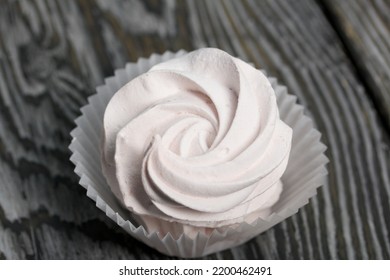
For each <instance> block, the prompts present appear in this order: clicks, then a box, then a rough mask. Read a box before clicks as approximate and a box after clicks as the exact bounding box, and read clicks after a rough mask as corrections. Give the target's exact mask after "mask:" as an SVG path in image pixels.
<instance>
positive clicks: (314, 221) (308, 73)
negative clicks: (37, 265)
mask: <svg viewBox="0 0 390 280" xmlns="http://www.w3.org/2000/svg"><path fill="white" fill-rule="evenodd" d="M321 7H322V6H319V5H318V4H317V2H314V1H309V0H298V1H286V0H277V1H271V0H269V1H255V0H245V1H233V0H224V1H204V0H200V1H192V0H187V1H174V0H167V1H139V0H132V1H104V0H101V1H92V0H86V1H82V0H80V1H76V0H74V1H59V0H56V1H44V0H34V1H1V2H0V258H5V259H26V258H27V259H118V258H119V259H139V258H142V259H164V258H167V257H166V256H164V255H161V254H159V253H158V252H156V251H154V250H153V249H150V248H148V247H147V246H145V245H143V244H142V243H140V242H138V241H136V240H134V239H133V238H132V237H130V236H129V235H127V234H126V233H125V232H123V231H121V230H120V229H119V228H118V227H117V226H116V225H115V224H113V223H112V222H111V221H110V220H109V219H108V218H107V217H106V216H105V215H104V213H102V212H101V211H100V210H99V209H97V208H96V207H95V205H94V204H93V202H92V201H91V200H90V199H88V198H87V197H86V196H85V191H84V189H83V188H82V187H80V186H79V185H78V183H77V182H78V178H77V176H76V175H75V174H74V173H73V168H74V166H73V165H72V164H71V163H70V161H69V156H70V152H69V150H68V148H67V147H68V145H69V142H70V136H69V132H70V131H71V129H72V128H73V127H74V124H73V119H74V118H75V117H77V116H78V114H79V108H80V106H82V105H84V104H86V102H87V97H88V96H90V95H91V94H93V93H94V91H95V87H96V86H98V85H100V84H102V83H103V81H104V77H107V76H110V75H112V74H113V71H114V69H116V68H120V67H123V66H124V65H125V63H126V62H127V61H135V60H136V59H137V58H138V57H142V56H149V55H150V54H151V53H153V52H156V53H162V52H164V51H165V50H172V51H176V50H179V49H186V50H192V49H196V48H199V47H205V46H210V47H218V48H221V49H224V50H226V51H228V52H229V53H231V54H232V55H236V56H239V57H241V58H243V59H244V60H247V61H251V62H253V63H254V64H255V65H256V66H257V67H261V68H264V69H266V70H267V71H268V73H270V74H271V75H273V76H276V77H278V78H279V80H280V81H281V82H282V83H284V84H286V85H287V86H288V88H289V90H290V92H291V93H293V94H295V95H297V96H298V98H299V102H300V103H301V104H303V105H304V106H305V107H306V109H307V111H306V112H307V114H309V115H310V116H311V117H312V118H313V119H314V121H315V123H316V126H317V128H318V129H319V130H320V131H321V132H322V133H323V138H322V139H323V142H324V143H325V144H326V145H327V146H328V151H327V156H328V157H329V159H330V163H329V165H328V168H329V179H328V182H327V184H326V186H325V187H324V188H322V189H321V190H320V191H319V193H318V195H317V196H316V197H315V198H314V199H313V200H311V202H310V204H308V205H307V206H306V207H304V208H303V209H301V211H300V212H299V213H298V214H296V215H294V216H293V217H291V218H289V219H287V220H286V221H284V222H283V223H281V224H279V225H277V226H275V227H274V228H272V229H270V230H268V231H267V232H265V233H263V234H261V235H259V236H258V237H257V238H255V239H253V240H251V241H250V242H248V243H246V244H244V245H242V246H239V247H237V248H234V249H231V250H226V251H224V252H221V253H217V254H214V255H211V256H208V257H207V258H213V259H215V258H217V259H389V258H390V236H389V231H390V215H389V213H390V203H389V201H390V181H389V177H390V174H389V173H390V171H389V170H390V169H389V164H390V152H389V135H388V134H387V133H386V131H385V130H384V129H383V125H382V122H381V121H379V117H378V116H379V115H378V112H377V111H376V110H375V107H374V106H373V104H372V102H371V99H370V98H369V97H368V94H367V89H366V88H365V87H364V85H366V84H367V83H366V82H365V81H362V80H360V79H361V76H358V75H357V74H356V73H357V72H356V69H355V68H354V66H353V65H355V63H354V61H351V60H350V57H351V56H350V55H348V54H347V53H346V50H345V49H344V48H343V44H342V43H341V41H340V38H339V37H338V35H337V33H336V31H335V30H334V29H333V27H332V25H331V24H330V22H329V21H328V18H327V17H326V16H325V14H324V11H323V10H322V8H321ZM361 16H364V15H361ZM382 39H383V38H382ZM386 59H387V61H388V60H389V57H388V56H387V57H386ZM387 66H389V64H387ZM369 90H370V93H371V92H372V89H371V88H370V89H369ZM386 106H387V105H386ZM386 106H385V107H386ZM387 109H388V107H387Z"/></svg>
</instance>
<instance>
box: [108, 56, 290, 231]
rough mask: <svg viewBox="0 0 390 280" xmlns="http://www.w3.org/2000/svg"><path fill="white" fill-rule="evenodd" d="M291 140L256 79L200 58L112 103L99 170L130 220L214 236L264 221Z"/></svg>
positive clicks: (242, 68) (242, 67)
mask: <svg viewBox="0 0 390 280" xmlns="http://www.w3.org/2000/svg"><path fill="white" fill-rule="evenodd" d="M291 136H292V131H291V129H290V128H289V127H288V126H287V125H286V124H284V123H283V122H282V121H281V120H280V119H279V113H278V108H277V104H276V97H275V94H274V91H273V89H272V87H271V85H270V83H269V82H268V80H267V78H266V77H265V76H264V75H263V74H262V73H261V72H260V71H258V70H256V69H255V68H253V67H252V66H250V65H249V64H246V63H245V62H243V61H241V60H239V59H237V58H234V57H232V56H230V55H229V54H227V53H225V52H223V51H221V50H218V49H200V50H197V51H194V52H191V53H189V54H187V55H184V56H182V57H179V58H176V59H173V60H170V61H167V62H164V63H161V64H158V65H155V66H154V67H153V68H152V69H151V70H149V71H148V72H147V73H145V74H142V75H141V76H139V77H137V78H135V79H133V80H132V81H130V82H129V83H128V84H126V85H125V86H124V87H122V88H121V89H120V90H119V91H118V92H117V93H116V94H115V95H114V96H113V98H112V99H111V100H110V102H109V104H108V106H107V108H106V111H105V115H104V131H103V141H102V168H103V173H104V175H105V177H106V179H107V181H108V183H109V185H110V188H111V189H112V191H113V192H114V194H115V195H116V196H117V198H118V199H119V200H120V201H121V202H122V203H123V204H124V205H125V206H126V207H127V208H128V209H130V210H131V211H132V212H134V213H136V214H137V215H146V216H151V217H155V218H158V219H162V220H165V221H170V222H179V223H182V224H188V225H192V226H197V227H222V226H226V225H231V224H234V223H239V222H242V221H245V220H246V219H247V217H253V215H254V214H255V215H256V216H260V217H263V216H266V215H269V208H270V207H271V206H272V205H273V204H274V203H275V202H276V201H277V200H278V198H279V195H280V193H281V191H282V184H281V181H280V178H281V176H282V174H283V172H284V170H285V169H286V165H287V162H288V157H289V152H290V148H291Z"/></svg>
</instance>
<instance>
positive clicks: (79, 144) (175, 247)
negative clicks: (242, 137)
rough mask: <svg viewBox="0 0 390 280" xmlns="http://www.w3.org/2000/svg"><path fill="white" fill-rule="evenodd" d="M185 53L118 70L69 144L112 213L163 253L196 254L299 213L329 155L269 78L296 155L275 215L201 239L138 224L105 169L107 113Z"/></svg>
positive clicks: (90, 190)
mask: <svg viewBox="0 0 390 280" xmlns="http://www.w3.org/2000/svg"><path fill="white" fill-rule="evenodd" d="M185 53H186V52H185V51H179V52H177V53H171V52H166V53H164V54H163V55H156V54H153V55H152V56H151V57H150V58H148V59H145V58H141V59H139V60H138V61H137V63H128V64H127V65H126V67H125V68H124V69H120V70H117V71H115V76H114V77H110V78H108V79H106V80H105V84H104V85H103V86H100V87H98V88H97V94H95V95H93V96H91V97H90V98H89V99H88V101H89V104H88V105H86V106H84V107H83V108H81V112H82V115H81V116H80V117H79V118H77V119H76V121H75V122H76V124H77V127H76V128H75V129H74V130H73V131H72V132H71V136H72V137H73V139H72V142H71V144H70V146H69V148H70V150H71V151H72V156H71V158H70V160H71V161H72V162H73V163H74V164H75V166H76V168H75V172H76V173H77V174H78V175H79V176H80V185H81V186H83V187H84V188H85V189H86V190H87V196H88V197H90V198H91V199H93V200H94V201H95V202H96V206H97V207H98V208H99V209H101V210H102V211H104V212H105V213H106V215H107V216H108V217H110V218H111V219H112V220H113V221H114V222H116V223H117V224H118V225H119V226H120V227H122V228H123V229H124V230H125V231H127V232H128V233H129V234H130V235H132V236H133V237H135V238H137V239H138V240H141V241H142V242H144V243H145V244H147V245H149V246H150V247H153V248H155V249H156V250H158V251H160V252H161V253H164V254H167V255H171V256H179V257H184V258H193V257H201V256H205V255H208V254H211V253H214V252H217V251H220V250H224V249H227V248H231V247H234V246H237V245H240V244H242V243H244V242H246V241H247V240H249V239H250V238H252V237H254V236H256V235H258V234H260V233H261V232H264V231H265V230H267V229H269V228H270V227H272V226H274V225H275V224H277V223H279V222H281V221H282V220H284V219H286V218H288V217H290V216H291V215H293V214H294V213H296V212H297V211H298V209H299V208H301V207H302V206H304V205H305V204H307V203H308V201H309V199H310V198H311V197H313V196H314V195H315V194H316V189H317V188H318V187H319V186H322V185H323V184H324V182H325V179H326V174H327V170H326V167H325V165H326V163H327V162H328V159H327V157H326V156H325V155H324V151H325V150H326V146H325V145H323V144H322V143H321V142H320V137H321V134H320V133H319V132H318V131H317V130H316V129H315V128H314V126H313V122H312V121H311V119H309V118H308V117H307V116H305V115H304V114H303V107H302V106H301V105H298V104H297V103H296V101H297V98H296V97H295V96H293V95H289V94H287V89H286V87H284V86H281V85H279V84H278V83H277V80H276V79H275V78H269V80H270V82H271V84H272V87H273V88H274V90H275V93H276V97H277V103H278V107H279V113H280V117H281V119H282V120H283V121H284V122H285V123H287V124H288V125H289V126H290V127H291V128H292V129H293V138H292V148H291V153H290V159H289V163H288V166H287V169H286V171H285V173H284V175H283V176H282V181H283V185H284V189H283V192H282V194H281V197H280V199H279V201H278V202H277V203H276V204H275V205H274V206H273V207H272V210H273V214H271V215H270V216H269V217H268V218H267V219H266V220H263V219H260V218H259V219H257V220H256V221H255V222H254V223H252V224H247V223H243V224H241V225H240V226H238V227H237V228H235V229H233V228H232V229H229V230H227V231H225V232H223V233H221V232H219V231H217V230H215V231H214V232H213V233H212V234H211V235H209V236H206V235H204V234H203V233H199V234H197V235H196V236H195V237H189V236H187V235H185V234H182V235H181V236H180V237H179V238H178V239H175V238H174V237H173V236H172V235H171V234H170V233H168V234H167V235H165V236H160V235H159V234H158V233H157V232H150V233H148V232H147V231H146V230H145V229H144V228H143V227H142V226H138V225H137V224H136V223H135V222H134V219H133V218H132V214H131V213H130V212H129V211H128V210H127V209H125V208H124V207H122V206H121V205H120V203H119V202H118V201H117V199H116V197H115V196H114V194H113V193H112V192H111V190H110V188H109V186H108V185H107V183H106V180H105V178H104V176H103V174H102V171H101V166H100V151H99V147H100V135H101V132H102V125H103V115H104V111H105V108H106V106H107V104H108V102H109V100H110V99H111V97H112V96H113V95H114V94H115V92H117V91H118V90H119V89H120V88H121V87H122V86H124V85H125V84H126V83H128V82H129V81H130V80H132V79H133V78H135V77H137V76H138V75H140V74H142V73H144V72H146V71H148V70H149V69H150V68H151V67H152V66H153V65H155V64H157V63H160V62H163V61H166V60H169V59H172V58H174V57H178V56H181V55H183V54H185Z"/></svg>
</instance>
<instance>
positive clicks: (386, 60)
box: [324, 0, 390, 130]
mask: <svg viewBox="0 0 390 280" xmlns="http://www.w3.org/2000/svg"><path fill="white" fill-rule="evenodd" d="M324 6H325V7H326V8H327V10H329V13H330V14H331V16H332V19H333V23H334V25H335V27H336V29H337V30H338V31H339V34H340V35H341V37H342V39H343V40H344V42H345V44H346V46H347V47H348V50H349V51H350V54H351V56H352V57H353V61H354V62H355V64H356V66H357V69H358V71H359V73H360V75H361V77H362V78H363V79H364V81H365V82H366V84H367V87H368V91H369V94H370V97H372V99H373V100H374V102H375V105H376V107H377V108H378V109H379V113H380V116H381V117H382V119H383V121H384V124H385V125H386V127H387V129H389V130H390V2H389V1H386V0H374V1H371V0H358V1H355V0H347V1H335V0H325V1H324Z"/></svg>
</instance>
